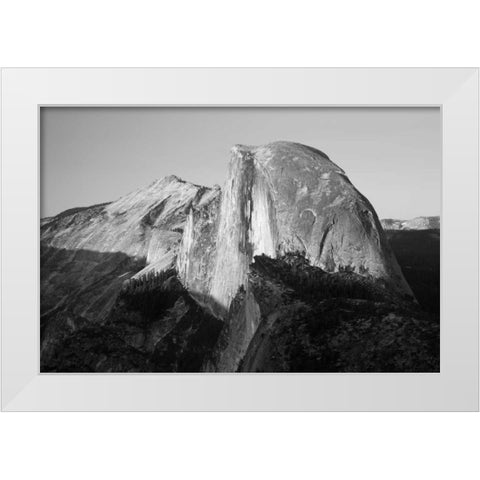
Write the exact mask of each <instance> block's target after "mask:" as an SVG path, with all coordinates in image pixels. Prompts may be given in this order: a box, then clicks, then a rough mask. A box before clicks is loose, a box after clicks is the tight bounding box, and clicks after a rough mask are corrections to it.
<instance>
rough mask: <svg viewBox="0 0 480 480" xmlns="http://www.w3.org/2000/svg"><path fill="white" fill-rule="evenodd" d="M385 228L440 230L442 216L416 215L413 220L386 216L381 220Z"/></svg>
mask: <svg viewBox="0 0 480 480" xmlns="http://www.w3.org/2000/svg"><path fill="white" fill-rule="evenodd" d="M380 223H381V224H382V227H383V229H384V230H439V229H440V217H438V216H437V217H415V218H412V219H411V220H397V219H394V218H384V219H382V220H380Z"/></svg>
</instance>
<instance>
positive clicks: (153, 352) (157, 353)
mask: <svg viewBox="0 0 480 480" xmlns="http://www.w3.org/2000/svg"><path fill="white" fill-rule="evenodd" d="M40 120H41V122H40V127H41V137H40V149H41V154H40V182H41V184H40V194H41V227H40V228H41V232H40V248H41V266H40V275H41V283H40V297H41V298H40V300H41V302H40V303H41V318H40V342H41V345H40V355H41V371H42V372H63V373H64V372H103V373H106V372H114V373H119V372H122V373H126V372H131V373H139V372H211V373H213V372H219V373H233V372H250V373H254V372H255V373H256V372H274V373H276V372H279V373H281V372H290V373H300V372H346V373H355V372H438V371H439V369H440V344H439V338H440V336H439V335H440V205H441V166H442V165H441V155H442V152H441V115H440V110H439V109H438V108H434V107H429V108H422V107H411V108H407V107H391V108H387V107H384V108H373V107H369V108H361V107H355V108H346V107H343V108H334V107H329V108H326V107H324V108H320V107H318V108H313V107H312V108H305V107H304V108H294V107H289V108H281V107H277V108H266V107H222V108H214V107H209V108H200V107H168V108H166V107H138V108H134V107H121V108H120V107H117V108H116V107H42V108H41V116H40Z"/></svg>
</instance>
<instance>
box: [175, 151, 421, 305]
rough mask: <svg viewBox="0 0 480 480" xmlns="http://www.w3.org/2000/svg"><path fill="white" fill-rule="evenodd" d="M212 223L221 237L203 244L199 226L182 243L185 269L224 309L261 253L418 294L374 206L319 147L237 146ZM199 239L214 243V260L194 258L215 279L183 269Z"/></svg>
mask: <svg viewBox="0 0 480 480" xmlns="http://www.w3.org/2000/svg"><path fill="white" fill-rule="evenodd" d="M211 221H212V222H217V223H218V227H217V229H216V237H215V236H214V231H213V229H212V231H209V232H208V234H209V235H210V238H209V239H205V237H204V236H202V235H201V233H200V230H201V228H198V227H197V229H196V230H197V235H194V236H192V237H190V236H189V237H188V239H185V238H184V242H183V247H182V249H181V252H182V253H181V254H180V257H179V259H180V263H179V271H180V272H181V277H182V278H183V279H184V281H185V282H186V284H187V285H190V284H195V285H196V288H198V289H200V290H201V292H202V294H203V295H204V296H207V297H210V298H211V300H212V302H214V303H215V305H217V306H219V307H220V308H221V309H223V310H224V311H228V309H229V307H230V305H231V303H232V300H233V298H234V297H235V295H236V294H237V291H238V289H239V288H240V286H242V285H243V286H245V285H246V277H247V272H248V267H249V265H250V263H251V262H252V260H253V257H254V256H255V255H261V254H265V255H267V256H269V257H272V258H275V257H276V256H278V255H283V254H285V253H288V252H300V253H302V254H303V255H304V256H305V257H306V258H307V259H308V260H309V261H310V263H311V264H312V265H314V266H319V267H321V268H322V269H324V270H325V271H327V272H338V271H342V270H349V271H353V272H356V273H359V274H360V275H365V276H371V277H373V278H375V279H378V280H380V281H381V282H383V283H384V284H385V285H386V286H388V288H392V289H394V290H395V291H397V292H398V293H399V294H405V295H411V296H412V292H411V290H410V287H409V286H408V284H407V283H406V281H405V279H404V278H403V275H402V272H401V270H400V268H399V266H398V264H397V261H396V259H395V257H394V255H393V254H392V252H391V250H390V247H389V245H388V242H387V241H386V238H385V235H384V233H383V230H382V227H381V225H380V222H379V220H378V217H377V215H376V213H375V210H374V209H373V207H372V205H371V204H370V202H369V201H368V200H367V199H366V198H365V197H364V196H363V195H361V194H360V192H358V190H356V189H355V187H354V186H353V185H352V183H351V182H350V180H349V179H348V178H347V176H346V175H345V172H344V171H343V170H342V169H341V168H339V167H338V166H337V165H335V164H334V163H333V162H332V161H330V160H329V158H328V157H327V156H326V155H325V154H324V153H322V152H320V151H319V150H315V149H313V148H310V147H306V146H304V145H300V144H295V143H290V142H276V143H272V144H269V145H266V146H261V147H246V146H239V145H237V146H235V147H234V148H233V149H232V157H231V160H230V166H229V173H228V178H227V181H226V183H225V186H224V189H223V192H222V199H221V207H220V211H219V213H218V211H217V212H216V214H215V215H214V218H211ZM192 222H193V218H192ZM194 229H195V228H192V229H191V230H194ZM196 242H202V243H203V244H204V245H206V244H209V245H210V247H209V248H208V249H207V253H206V255H205V256H206V257H208V259H205V256H202V255H200V257H198V256H197V255H195V256H194V257H195V259H194V260H193V261H194V262H196V263H197V264H199V263H203V264H204V265H208V268H205V269H204V270H203V274H204V275H205V276H206V277H210V278H202V273H201V269H200V268H199V267H197V268H192V266H191V265H189V267H188V268H186V267H185V266H184V265H182V261H185V259H187V258H189V257H191V255H189V254H188V253H183V252H186V251H187V250H188V251H191V250H192V249H195V244H196ZM212 242H213V243H214V244H215V246H211V245H212ZM204 248H205V247H204ZM198 250H199V249H197V251H198ZM213 250H216V251H215V254H214V255H213V256H212V254H211V253H212V251H213ZM192 270H193V272H194V273H193V274H190V272H191V271H192Z"/></svg>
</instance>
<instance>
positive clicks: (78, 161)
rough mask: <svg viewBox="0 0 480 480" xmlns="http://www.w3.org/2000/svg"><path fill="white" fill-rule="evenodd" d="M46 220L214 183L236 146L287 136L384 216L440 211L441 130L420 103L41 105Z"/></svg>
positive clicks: (434, 114)
mask: <svg viewBox="0 0 480 480" xmlns="http://www.w3.org/2000/svg"><path fill="white" fill-rule="evenodd" d="M40 115H41V117H40V119H41V123H40V172H41V176H40V182H41V187H40V188H41V191H40V196H41V216H42V217H47V216H51V215H55V214H57V213H60V212H62V211H64V210H66V209H68V208H73V207H80V206H88V205H93V204H97V203H103V202H108V201H112V200H116V199H117V198H119V197H121V196H123V195H125V194H127V193H129V192H131V191H133V190H136V189H137V188H139V187H142V186H146V185H148V184H150V183H152V182H153V181H154V180H156V179H159V178H162V177H164V176H166V175H171V174H175V175H177V176H179V177H180V178H183V179H184V180H188V181H190V182H193V183H196V184H199V185H206V186H212V185H214V184H219V185H223V182H224V181H225V179H226V174H227V166H228V161H229V157H230V153H229V152H230V148H231V147H232V146H233V145H235V144H247V145H262V144H266V143H269V142H272V141H276V140H289V141H294V142H299V143H303V144H306V145H309V146H312V147H315V148H317V149H319V150H321V151H323V152H325V153H326V154H327V155H328V156H329V157H330V159H331V160H332V161H333V162H335V163H336V164H337V165H339V166H340V167H341V168H343V169H344V170H345V172H346V173H347V175H348V177H349V178H350V180H351V181H352V183H353V184H354V185H355V186H356V187H357V188H358V190H360V192H362V193H363V194H364V195H365V196H366V197H367V198H368V199H369V200H370V202H371V203H372V204H373V206H374V208H375V210H376V211H377V214H378V215H379V217H380V218H398V219H409V218H413V217H416V216H423V215H425V216H430V215H440V206H441V156H442V146H441V142H442V124H441V115H440V110H439V109H438V108H433V107H432V108H430V107H429V108H423V107H411V108H410V107H409V108H405V107H388V108H381V107H378V108H377V107H375V108H372V107H361V108H359V107H352V108H350V107H348V108H344V107H342V108H338V107H328V108H327V107H299V108H297V107H295V108H291V107H268V108H265V107H223V108H222V107H207V108H204V107H201V108H200V107H167V108H166V107H42V109H41V114H40Z"/></svg>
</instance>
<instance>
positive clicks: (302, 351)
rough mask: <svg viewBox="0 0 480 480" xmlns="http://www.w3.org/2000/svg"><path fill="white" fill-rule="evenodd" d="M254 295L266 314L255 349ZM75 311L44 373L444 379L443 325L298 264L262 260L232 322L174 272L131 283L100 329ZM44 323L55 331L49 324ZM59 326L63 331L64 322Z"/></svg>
mask: <svg viewBox="0 0 480 480" xmlns="http://www.w3.org/2000/svg"><path fill="white" fill-rule="evenodd" d="M407 244H408V245H410V244H409V242H407ZM89 260H90V261H91V259H89ZM249 295H253V298H254V299H255V305H258V306H255V308H256V309H259V310H260V311H259V312H257V313H256V318H257V320H256V321H258V322H259V323H258V328H257V329H256V332H255V334H254V336H253V338H251V339H250V338H249V337H248V323H249V321H250V320H249V318H250V315H251V308H253V307H252V297H249ZM78 298H80V297H78ZM74 311H75V309H73V308H71V309H70V310H69V313H68V323H69V325H70V326H72V327H71V328H69V329H64V330H63V331H62V332H63V333H62V335H61V336H57V337H56V336H55V335H53V334H49V333H48V331H49V330H48V329H46V330H45V332H46V333H45V334H44V335H46V337H47V338H44V341H48V344H49V349H48V355H45V356H44V357H43V358H42V371H46V372H199V371H241V372H432V371H438V369H439V326H438V325H439V324H438V317H437V315H435V314H434V313H430V312H427V311H424V310H422V309H421V308H419V307H418V305H416V304H415V303H413V302H411V301H409V300H407V299H403V298H400V297H398V296H396V295H395V294H393V293H390V292H389V291H388V290H387V289H385V288H384V287H383V285H381V284H380V283H379V282H378V281H375V280H370V279H368V278H365V277H362V276H360V275H357V274H355V273H351V272H339V273H335V274H329V273H326V272H324V271H323V270H322V269H320V268H317V267H312V266H310V265H309V264H308V262H307V261H306V260H305V259H304V258H303V257H302V256H300V255H296V254H289V255H286V256H284V257H283V258H280V259H271V258H269V257H266V256H260V257H255V259H254V263H253V264H252V265H251V268H250V273H249V280H248V285H247V288H246V289H244V288H241V289H240V291H239V292H238V294H237V296H236V298H235V301H234V302H233V304H232V307H231V309H230V312H229V317H228V321H227V322H223V321H221V320H218V319H217V318H215V317H214V316H213V315H212V314H211V313H210V311H209V310H207V309H205V308H204V307H202V306H201V305H200V304H199V303H197V302H196V301H195V300H194V299H193V298H192V297H191V295H190V294H189V293H188V292H187V291H186V290H185V289H184V288H183V286H182V284H181V283H180V281H179V280H178V277H177V274H176V272H175V270H170V271H167V272H164V273H162V274H157V275H150V276H147V277H144V278H142V279H137V280H128V281H126V282H125V283H124V286H123V287H122V288H121V289H120V290H119V292H118V293H117V294H116V298H115V299H114V304H113V306H112V308H111V310H110V313H109V314H108V315H106V316H105V317H104V318H99V319H98V321H94V322H91V321H89V322H87V321H85V319H82V318H78V319H76V318H75V313H74ZM44 317H45V318H44V321H45V323H46V324H48V322H49V314H48V313H47V314H45V316H44ZM52 318H54V319H55V321H56V322H58V321H59V319H60V317H59V312H56V313H55V316H54V317H52ZM55 331H57V329H55ZM245 342H246V343H245Z"/></svg>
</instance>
